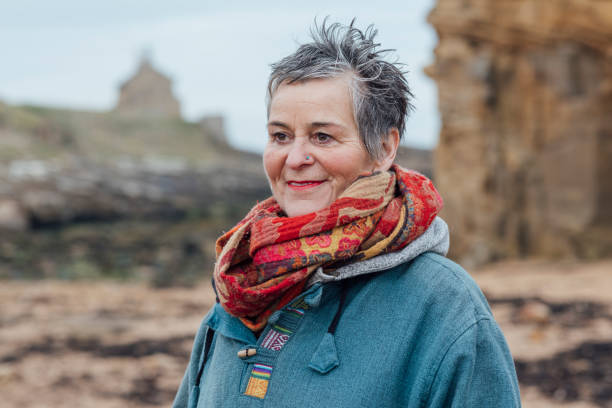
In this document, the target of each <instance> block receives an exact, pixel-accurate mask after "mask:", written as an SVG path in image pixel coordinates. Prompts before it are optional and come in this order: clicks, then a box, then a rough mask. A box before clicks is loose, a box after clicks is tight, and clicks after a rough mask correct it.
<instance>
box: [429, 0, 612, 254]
mask: <svg viewBox="0 0 612 408" xmlns="http://www.w3.org/2000/svg"><path fill="white" fill-rule="evenodd" d="M429 22H430V23H431V24H432V25H433V26H434V27H435V29H436V31H437V33H438V36H439V43H438V45H437V47H436V49H435V62H434V64H433V65H432V66H430V67H428V68H427V70H426V71H427V73H428V74H429V75H430V76H431V77H433V78H434V79H435V81H436V82H437V84H438V91H439V107H440V112H441V117H442V123H443V126H442V131H441V134H440V143H439V147H438V148H437V150H436V152H435V163H436V165H435V174H436V182H437V186H438V187H439V189H440V191H441V193H442V195H443V197H444V198H445V204H446V208H445V210H444V213H443V216H444V217H445V218H446V219H447V221H448V222H449V224H450V227H451V233H452V237H453V239H452V245H451V251H452V254H451V255H453V256H454V257H456V258H458V259H460V260H461V261H462V262H465V263H466V264H467V265H470V264H479V263H482V262H486V261H490V260H493V259H496V258H499V257H506V256H552V257H582V258H597V257H602V256H606V255H610V254H612V183H611V182H610V176H612V114H611V112H612V2H609V1H598V0H559V1H541V0H497V1H476V0H472V1H469V0H438V1H437V4H436V6H435V8H434V9H433V10H432V12H431V13H430V15H429Z"/></svg>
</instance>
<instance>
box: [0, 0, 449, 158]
mask: <svg viewBox="0 0 612 408" xmlns="http://www.w3.org/2000/svg"><path fill="white" fill-rule="evenodd" d="M330 3H332V2H331V1H329V0H327V1H318V0H310V1H308V2H296V3H295V4H291V5H288V2H285V3H281V4H283V5H282V6H278V4H279V2H277V1H276V2H271V1H246V0H242V1H225V2H221V1H216V2H210V1H208V0H193V1H186V0H174V1H167V0H121V1H120V0H105V1H103V2H102V1H96V2H94V1H83V0H56V1H49V2H46V1H40V0H20V1H14V0H0V51H1V52H0V55H1V57H0V58H1V61H0V100H3V101H5V102H8V103H13V104H25V103H29V104H37V105H52V106H59V107H68V108H77V109H93V110H108V109H111V108H112V107H113V106H114V105H115V103H116V101H117V97H118V85H119V84H120V83H121V82H122V81H124V80H125V79H126V78H127V77H129V76H130V75H131V74H132V73H133V72H134V71H135V70H136V68H137V65H138V61H139V59H140V56H141V54H142V53H143V51H144V50H149V51H150V54H151V55H152V60H153V64H154V65H155V66H156V67H157V68H158V69H159V70H160V71H162V72H164V73H165V74H167V75H169V76H170V77H171V78H172V79H173V81H174V92H175V94H176V96H177V97H178V98H179V100H180V101H181V109H182V113H183V115H184V117H185V118H187V119H188V120H197V119H198V118H200V117H201V116H203V115H205V114H223V115H224V116H225V117H226V119H227V122H226V124H227V130H228V133H229V137H230V140H231V142H232V143H233V144H234V145H236V146H238V147H240V148H243V149H249V150H254V151H261V150H262V149H263V146H264V143H265V140H266V133H265V108H264V98H265V88H266V84H267V77H268V74H269V64H270V63H272V62H274V61H277V60H278V59H280V58H282V57H283V56H285V55H287V54H289V53H291V52H292V51H294V50H295V48H296V46H297V45H298V44H299V43H301V42H305V41H307V40H308V29H309V27H310V26H311V25H312V22H313V21H314V19H315V17H317V18H319V19H320V18H322V17H324V16H327V15H329V16H330V19H331V21H339V22H342V23H348V22H349V21H350V19H351V18H352V17H356V18H357V26H359V27H365V26H367V25H368V24H370V23H373V24H374V25H375V26H376V27H377V28H378V30H379V37H378V39H379V41H380V42H381V43H382V45H383V47H384V48H395V49H397V53H396V55H395V57H397V58H398V59H399V60H400V61H401V62H403V63H405V64H407V65H408V69H409V70H410V71H411V72H410V74H409V76H408V81H409V83H410V84H411V86H412V89H413V91H414V93H415V95H416V101H415V105H416V112H414V113H413V115H412V117H411V118H410V119H409V121H408V125H407V132H406V143H407V144H409V145H413V146H418V147H433V146H434V145H435V143H436V142H437V138H438V132H439V128H440V124H439V115H438V111H437V96H436V88H435V84H434V83H433V81H431V80H430V79H429V78H427V77H426V76H425V75H424V74H423V68H424V67H425V66H426V65H428V64H430V63H431V62H432V60H433V54H432V52H433V48H434V47H435V44H436V41H437V38H436V35H435V32H434V30H433V29H432V28H431V27H430V26H429V25H428V24H427V23H426V21H425V18H426V16H427V13H428V12H429V11H430V9H431V8H432V7H433V3H434V0H411V1H406V0H403V1H386V2H379V1H355V0H347V1H344V0H340V1H333V5H330Z"/></svg>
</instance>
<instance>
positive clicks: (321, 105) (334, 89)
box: [269, 75, 354, 122]
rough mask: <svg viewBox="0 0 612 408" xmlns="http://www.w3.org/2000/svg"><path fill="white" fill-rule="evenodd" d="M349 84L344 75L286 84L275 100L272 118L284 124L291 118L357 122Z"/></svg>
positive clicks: (271, 111) (271, 113)
mask: <svg viewBox="0 0 612 408" xmlns="http://www.w3.org/2000/svg"><path fill="white" fill-rule="evenodd" d="M349 81H350V79H349V77H348V76H346V75H343V76H340V77H334V78H317V79H309V80H306V81H299V82H294V83H282V84H281V85H280V86H279V87H278V88H277V90H276V92H274V95H273V96H272V100H271V102H270V115H269V118H270V120H282V119H283V117H285V116H288V115H291V116H294V117H295V116H300V117H305V116H307V117H309V118H310V119H313V120H315V119H316V120H317V121H326V120H332V119H333V120H336V121H338V120H341V121H342V122H354V118H353V99H352V96H351V89H350V86H349ZM285 119H286V118H285Z"/></svg>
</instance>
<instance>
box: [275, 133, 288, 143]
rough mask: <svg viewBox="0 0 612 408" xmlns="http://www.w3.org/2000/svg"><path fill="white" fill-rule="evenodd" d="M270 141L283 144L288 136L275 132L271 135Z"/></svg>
mask: <svg viewBox="0 0 612 408" xmlns="http://www.w3.org/2000/svg"><path fill="white" fill-rule="evenodd" d="M272 139H273V140H274V141H275V142H280V143H283V142H286V141H287V140H289V136H287V134H285V133H282V132H276V133H273V134H272Z"/></svg>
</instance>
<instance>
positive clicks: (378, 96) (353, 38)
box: [266, 18, 414, 159]
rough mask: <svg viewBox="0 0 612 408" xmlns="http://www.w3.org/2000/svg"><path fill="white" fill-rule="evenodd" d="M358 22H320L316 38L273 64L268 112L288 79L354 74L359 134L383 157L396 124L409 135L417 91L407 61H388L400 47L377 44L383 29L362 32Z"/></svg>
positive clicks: (313, 34) (314, 31)
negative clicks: (408, 121)
mask: <svg viewBox="0 0 612 408" xmlns="http://www.w3.org/2000/svg"><path fill="white" fill-rule="evenodd" d="M354 23H355V19H353V20H352V21H351V23H350V24H349V25H348V26H346V25H342V24H340V23H332V24H329V25H328V24H327V18H325V19H324V20H323V23H322V24H321V25H319V24H317V22H316V21H315V24H314V26H313V27H312V28H311V30H310V34H311V37H312V40H313V41H312V42H310V43H306V44H302V45H301V46H300V47H299V48H298V49H297V51H295V52H294V53H293V54H291V55H288V56H287V57H285V58H283V59H281V60H280V61H278V62H276V63H274V64H272V65H271V67H272V72H271V74H270V79H269V81H268V92H267V98H266V103H267V109H268V115H269V114H270V103H271V101H272V96H273V95H274V93H275V92H276V90H277V89H278V87H279V86H280V85H281V84H282V83H288V84H291V83H293V82H298V81H307V80H309V79H315V78H334V77H339V76H341V75H343V74H346V73H348V74H350V75H351V77H352V80H351V81H350V83H351V86H350V88H351V94H352V97H353V111H354V116H355V121H356V124H357V129H358V130H359V135H360V136H361V140H362V142H363V144H364V146H365V148H366V150H367V151H368V153H369V155H370V157H372V158H373V159H378V158H381V156H382V154H383V148H382V138H383V137H384V136H385V135H387V134H388V132H389V131H390V130H391V129H392V128H397V130H398V131H399V135H400V138H401V137H402V136H403V134H404V130H405V126H406V117H407V115H408V113H409V112H410V111H411V110H412V109H413V106H412V103H411V101H412V99H413V98H414V95H413V94H412V92H411V91H410V88H409V86H408V82H407V81H406V78H405V77H404V74H405V73H406V71H404V65H403V64H400V63H398V62H389V61H386V60H385V59H384V57H385V55H386V54H387V53H388V52H390V51H394V50H391V49H383V50H379V49H378V48H379V47H380V43H376V42H374V37H376V34H378V30H376V29H375V28H374V26H373V25H370V26H368V27H367V28H366V29H365V30H364V31H362V30H360V29H358V28H356V27H355V26H354Z"/></svg>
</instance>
